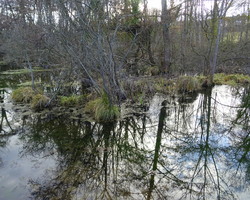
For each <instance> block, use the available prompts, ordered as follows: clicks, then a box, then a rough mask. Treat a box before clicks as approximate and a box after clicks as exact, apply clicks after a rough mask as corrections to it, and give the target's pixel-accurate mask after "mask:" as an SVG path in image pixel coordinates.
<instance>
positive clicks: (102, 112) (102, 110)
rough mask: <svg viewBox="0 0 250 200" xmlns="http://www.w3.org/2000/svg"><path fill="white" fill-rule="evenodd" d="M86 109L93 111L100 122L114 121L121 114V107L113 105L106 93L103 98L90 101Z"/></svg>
mask: <svg viewBox="0 0 250 200" xmlns="http://www.w3.org/2000/svg"><path fill="white" fill-rule="evenodd" d="M85 111H86V112H89V113H91V114H92V115H93V117H94V118H95V120H96V121H99V122H110V121H114V120H116V119H117V118H118V117H119V115H120V109H119V107H118V106H116V105H112V104H111V103H110V102H109V99H108V96H107V94H105V93H104V94H103V95H102V97H101V98H97V99H95V100H92V101H90V102H88V103H87V104H86V106H85Z"/></svg>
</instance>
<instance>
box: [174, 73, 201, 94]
mask: <svg viewBox="0 0 250 200" xmlns="http://www.w3.org/2000/svg"><path fill="white" fill-rule="evenodd" d="M176 89H177V91H178V92H196V91H199V90H200V89H201V86H200V82H199V80H198V79H197V78H196V77H192V76H180V77H179V78H178V80H177V83H176Z"/></svg>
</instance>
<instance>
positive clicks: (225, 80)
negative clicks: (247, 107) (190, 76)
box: [214, 73, 250, 86]
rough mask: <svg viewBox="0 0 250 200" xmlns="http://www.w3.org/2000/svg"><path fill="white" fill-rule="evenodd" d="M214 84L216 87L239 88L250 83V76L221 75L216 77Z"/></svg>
mask: <svg viewBox="0 0 250 200" xmlns="http://www.w3.org/2000/svg"><path fill="white" fill-rule="evenodd" d="M214 83H215V84H216V85H231V86H237V85H242V84H249V83H250V76H247V75H243V74H224V73H219V74H215V75H214Z"/></svg>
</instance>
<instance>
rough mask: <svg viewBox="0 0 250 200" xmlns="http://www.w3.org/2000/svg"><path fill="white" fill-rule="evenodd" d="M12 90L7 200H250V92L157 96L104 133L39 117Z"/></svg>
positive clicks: (2, 183)
mask: <svg viewBox="0 0 250 200" xmlns="http://www.w3.org/2000/svg"><path fill="white" fill-rule="evenodd" d="M2 88H4V91H2V94H1V103H0V105H1V110H2V111H1V124H0V128H1V129H0V130H1V133H0V200H20V199H24V200H25V199H38V200H52V199H53V200H57V199H65V200H70V199H86V200H92V199H119V200H120V199H135V200H140V199H148V200H149V199H171V200H172V199H173V200H175V199H176V200H177V199H190V200H193V199H211V200H214V199H227V200H229V199H239V200H248V199H250V185H249V183H250V153H249V150H250V135H249V134H250V123H249V107H250V96H249V91H250V90H249V88H240V89H235V88H231V87H229V86H216V87H214V88H213V89H212V90H208V91H205V92H203V93H199V94H195V95H188V96H175V97H169V96H162V95H155V96H154V97H153V98H152V99H151V101H150V103H149V104H148V105H147V106H144V107H143V108H138V107H137V108H131V107H126V106H123V118H122V119H121V120H119V121H117V122H114V123H103V124H99V123H96V122H93V121H88V120H86V118H79V119H77V118H74V119H72V118H70V117H69V116H68V114H65V115H64V114H62V115H56V113H53V112H48V113H41V114H34V113H33V114H32V113H29V111H28V110H25V108H22V109H21V107H22V106H19V105H13V103H12V101H11V98H10V93H11V89H10V88H9V87H8V86H6V85H4V86H2ZM25 113H26V114H25Z"/></svg>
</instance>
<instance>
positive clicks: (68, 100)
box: [59, 95, 86, 107]
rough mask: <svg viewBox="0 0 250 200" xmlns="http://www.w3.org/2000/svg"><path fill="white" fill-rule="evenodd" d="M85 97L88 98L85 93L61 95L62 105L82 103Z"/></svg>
mask: <svg viewBox="0 0 250 200" xmlns="http://www.w3.org/2000/svg"><path fill="white" fill-rule="evenodd" d="M85 99H86V98H85V97H84V96H83V95H81V96H77V95H72V96H69V97H66V96H62V97H60V99H59V102H60V104H61V105H62V106H67V107H69V106H76V105H79V104H82V103H84V101H85Z"/></svg>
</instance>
